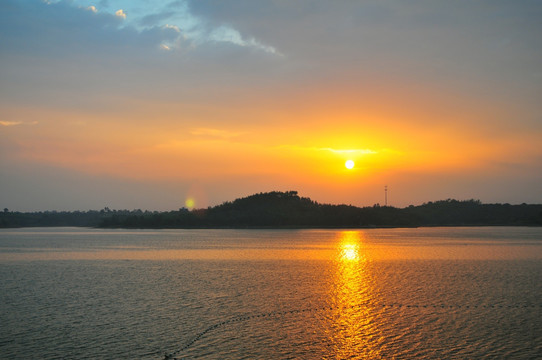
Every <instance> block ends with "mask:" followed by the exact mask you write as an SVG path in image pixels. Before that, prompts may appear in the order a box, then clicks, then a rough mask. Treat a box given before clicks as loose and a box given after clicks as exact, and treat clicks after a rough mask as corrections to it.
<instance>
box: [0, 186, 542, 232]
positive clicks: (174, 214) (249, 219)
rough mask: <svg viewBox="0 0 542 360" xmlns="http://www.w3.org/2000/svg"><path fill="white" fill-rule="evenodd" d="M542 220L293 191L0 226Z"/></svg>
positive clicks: (46, 215)
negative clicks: (355, 202) (335, 199)
mask: <svg viewBox="0 0 542 360" xmlns="http://www.w3.org/2000/svg"><path fill="white" fill-rule="evenodd" d="M475 225H510V226H519V225H527V226H542V205H528V204H521V205H510V204H482V203H481V202H480V201H478V200H466V201H458V200H451V199H449V200H442V201H436V202H429V203H425V204H423V205H419V206H409V207H406V208H395V207H391V206H378V205H375V206H371V207H362V208H360V207H355V206H351V205H329V204H319V203H317V202H315V201H313V200H311V199H309V198H304V197H300V196H299V195H298V193H297V192H296V191H288V192H268V193H260V194H255V195H252V196H248V197H245V198H241V199H237V200H234V201H232V202H225V203H223V204H221V205H218V206H214V207H209V208H207V209H195V210H187V209H184V208H183V209H179V210H177V211H168V212H156V211H155V212H150V211H142V210H132V211H128V210H120V211H119V210H110V209H108V208H105V209H103V210H100V211H86V212H84V211H83V212H81V211H76V212H32V213H20V212H10V211H8V210H7V209H5V210H4V212H0V227H4V228H6V227H24V226H88V227H113V228H230V227H231V228H245V227H273V228H274V227H276V228H289V227H412V226H475Z"/></svg>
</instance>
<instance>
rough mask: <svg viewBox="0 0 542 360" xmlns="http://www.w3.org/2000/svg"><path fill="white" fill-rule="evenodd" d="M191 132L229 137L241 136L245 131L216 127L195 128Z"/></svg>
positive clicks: (211, 136) (198, 134)
mask: <svg viewBox="0 0 542 360" xmlns="http://www.w3.org/2000/svg"><path fill="white" fill-rule="evenodd" d="M190 134H192V135H195V136H202V137H210V138H218V139H229V138H233V137H237V136H240V135H242V134H243V133H241V132H234V131H228V130H223V129H214V128H195V129H192V130H191V131H190Z"/></svg>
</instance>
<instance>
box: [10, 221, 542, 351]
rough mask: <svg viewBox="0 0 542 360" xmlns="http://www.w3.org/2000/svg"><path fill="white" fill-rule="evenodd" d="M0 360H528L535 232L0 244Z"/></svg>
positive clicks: (84, 235) (200, 235)
mask: <svg viewBox="0 0 542 360" xmlns="http://www.w3.org/2000/svg"><path fill="white" fill-rule="evenodd" d="M0 289H1V293H0V305H1V307H0V358H2V359H12V358H39V359H113V358H115V359H164V357H165V356H166V355H167V357H168V358H170V359H173V358H178V359H181V358H183V359H393V358H395V359H414V358H416V359H466V358H471V359H472V358H477V359H478V358H520V359H540V358H542V228H534V227H533V228H528V227H472V228H417V229H369V230H365V229H364V230H335V229H334V230H103V229H84V228H23V229H2V230H0Z"/></svg>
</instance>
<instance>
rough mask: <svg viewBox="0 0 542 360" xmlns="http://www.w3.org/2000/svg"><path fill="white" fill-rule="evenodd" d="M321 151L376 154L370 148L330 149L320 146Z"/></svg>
mask: <svg viewBox="0 0 542 360" xmlns="http://www.w3.org/2000/svg"><path fill="white" fill-rule="evenodd" d="M319 150H322V151H329V152H332V153H334V154H354V155H370V154H377V153H378V152H377V151H374V150H371V149H332V148H320V149H319Z"/></svg>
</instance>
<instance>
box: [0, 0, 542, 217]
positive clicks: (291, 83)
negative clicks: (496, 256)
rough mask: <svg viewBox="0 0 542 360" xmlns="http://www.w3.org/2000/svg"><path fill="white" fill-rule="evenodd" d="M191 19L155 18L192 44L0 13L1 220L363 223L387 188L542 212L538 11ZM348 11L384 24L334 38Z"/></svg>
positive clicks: (66, 10) (93, 16)
mask: <svg viewBox="0 0 542 360" xmlns="http://www.w3.org/2000/svg"><path fill="white" fill-rule="evenodd" d="M8 3H9V4H11V5H13V4H15V3H10V2H8ZM112 3H114V2H112ZM203 3H205V2H203ZM271 3H273V2H270V4H271ZM9 4H8V5H9ZM123 4H124V3H123V2H118V6H119V8H120V7H121V6H122V5H123ZM187 4H189V5H190V6H189V7H188V9H191V10H190V12H188V13H185V15H183V16H185V18H182V17H181V16H180V15H179V17H178V18H172V19H170V20H168V21H172V22H173V21H177V22H179V24H177V25H179V26H178V28H180V29H182V28H183V26H180V25H182V24H181V23H182V22H183V21H184V22H187V23H188V22H189V21H192V22H191V23H190V24H192V28H191V29H192V30H190V31H186V33H183V32H182V31H181V30H179V31H177V29H174V28H173V25H172V24H170V23H168V24H167V26H165V25H163V24H158V23H157V24H154V25H148V26H147V27H141V25H138V24H140V23H138V22H137V21H136V20H134V22H132V23H129V22H128V21H129V19H130V12H129V11H128V10H126V9H125V10H126V11H125V13H126V14H127V16H126V18H124V19H119V17H118V16H115V15H114V13H115V12H110V13H108V11H109V10H108V9H104V10H102V11H101V12H100V11H99V10H100V9H99V8H98V11H97V12H94V11H91V10H87V8H86V5H87V4H85V3H84V2H81V4H80V5H78V6H75V5H74V3H68V2H62V1H61V2H58V3H56V2H53V3H51V4H43V3H38V2H36V3H35V4H34V3H32V2H29V3H28V4H24V5H21V4H19V5H15V6H12V7H11V8H10V9H9V11H5V12H3V13H5V14H6V15H7V16H9V21H7V20H6V21H5V22H4V25H2V26H3V31H2V32H3V33H4V34H6V35H4V36H3V37H2V38H1V41H2V42H1V43H0V44H1V46H2V55H1V60H2V61H1V64H2V65H0V71H1V73H0V75H1V76H2V78H3V79H4V80H3V81H2V85H1V93H0V94H1V95H2V96H1V98H0V140H1V143H2V145H1V146H0V150H1V154H0V161H1V165H2V169H3V170H2V177H1V178H0V181H1V185H2V189H3V191H2V194H1V195H2V197H1V198H0V200H1V201H2V204H0V205H3V206H4V207H8V208H10V209H21V210H46V209H71V210H73V209H87V208H102V207H103V206H109V207H112V208H150V209H160V210H163V209H175V208H178V207H180V206H183V204H184V202H185V200H186V199H187V198H188V197H195V198H196V199H195V200H196V207H198V206H207V205H214V204H218V203H220V202H222V201H226V200H232V199H233V198H236V197H240V196H247V195H250V194H252V193H254V192H260V191H271V190H298V191H299V192H300V194H301V195H302V196H309V197H311V198H312V199H314V200H317V201H319V202H327V203H349V204H354V205H363V206H365V205H373V204H374V203H383V202H384V194H383V189H384V185H388V186H389V199H390V204H392V205H395V206H406V205H408V204H419V203H422V202H424V201H430V200H438V199H446V198H458V199H467V198H479V199H481V200H482V201H484V202H511V203H518V202H542V185H541V184H542V147H541V146H540V144H541V143H542V120H541V119H540V115H539V114H540V113H541V112H540V110H542V109H541V105H540V104H541V102H540V100H542V99H540V98H539V97H540V94H541V93H542V92H541V91H540V90H542V89H541V79H542V76H541V75H540V72H539V65H540V63H541V62H540V60H541V56H540V55H541V54H540V50H539V49H540V48H538V50H536V49H534V46H535V45H538V44H539V42H540V40H539V39H538V38H537V37H535V36H534V35H535V34H532V32H533V29H532V28H531V27H529V26H528V25H529V24H534V22H535V19H533V18H532V16H533V15H532V12H533V11H534V12H536V11H538V12H540V6H538V5H532V8H529V7H528V6H527V4H522V3H518V4H516V5H509V4H508V5H491V3H490V2H487V4H486V2H481V4H479V5H477V6H476V7H473V8H471V7H470V6H466V5H465V6H462V5H458V6H457V8H455V9H454V10H453V11H452V12H451V13H449V9H446V8H445V7H444V6H438V5H428V4H425V5H424V6H422V5H420V4H418V5H412V6H411V7H409V6H405V5H402V4H401V3H400V2H390V3H387V4H384V5H378V4H379V3H377V2H374V3H373V2H368V3H367V4H358V5H352V4H349V3H347V2H344V3H343V2H338V3H337V5H336V7H334V8H329V9H327V8H326V7H325V6H324V7H323V8H320V9H314V8H307V13H304V14H299V13H297V12H296V11H294V10H295V9H293V8H292V9H289V5H287V4H275V3H273V4H274V5H273V6H272V10H273V11H271V12H270V14H269V15H268V18H262V19H260V20H261V23H259V22H258V21H255V20H256V19H257V18H259V17H261V15H260V14H253V13H251V9H250V8H242V9H244V11H246V14H245V15H246V17H244V18H239V17H237V16H236V15H235V13H234V12H233V10H231V9H230V10H227V9H222V12H220V11H217V9H215V8H206V7H205V6H203V5H201V4H195V3H191V2H187ZM369 4H371V6H369ZM8 5H4V6H8ZM236 6H237V3H236V2H233V3H232V7H233V8H235V7H236ZM239 6H241V5H239ZM379 6H381V8H378V7H379ZM499 6H500V7H499ZM352 7H354V9H352ZM376 8H378V9H377V10H378V11H377V10H375V9H376ZM489 8H491V9H493V10H494V11H496V13H497V14H500V15H498V16H497V15H495V16H497V18H496V19H493V21H492V22H490V21H489V20H483V16H485V15H484V14H486V12H485V11H486V10H488V9H489ZM239 9H241V8H239ZM140 10H141V9H140ZM353 10H356V11H359V12H360V13H363V12H364V11H367V12H368V13H372V12H375V14H377V15H378V14H379V15H378V16H381V17H382V19H380V20H379V21H376V20H374V19H372V18H370V19H369V18H366V17H364V16H362V15H359V19H357V20H356V19H351V22H350V23H348V24H343V22H341V16H342V15H344V14H345V13H350V12H351V11H353ZM399 10H401V11H406V12H404V13H401V14H399V13H398V11H399ZM184 11H185V12H186V10H184ZM289 11H291V12H292V13H295V14H296V15H295V16H294V15H292V18H290V19H283V18H282V17H281V16H282V15H283V14H284V13H288V12H289ZM499 11H500V12H499ZM25 12H27V13H28V12H29V13H31V14H33V15H32V16H33V18H32V19H31V20H32V21H33V22H32V24H33V25H32V27H31V28H30V29H27V27H28V26H27V27H25V25H28V21H29V20H28V19H25V17H24V16H23V14H24V13H25ZM41 13H43V14H41ZM40 14H41V15H40ZM132 14H134V16H135V15H138V16H140V17H141V16H144V15H145V14H144V13H142V14H138V13H137V12H136V11H135V10H134V12H132ZM186 14H188V15H186ZM467 14H468V16H466V15H467ZM377 15H374V16H377ZM422 15H423V16H425V17H427V19H429V18H433V20H434V21H425V22H424V21H421V20H420V17H422V18H423V16H422ZM48 16H49V17H52V18H53V19H57V20H58V21H57V22H56V23H51V22H50V21H46V19H47V17H48ZM187 16H188V17H187ZM465 16H466V19H465ZM499 16H500V17H499ZM67 17H70V18H71V19H72V20H74V21H67V20H65V19H66V18H67ZM322 18H325V19H326V24H328V28H327V29H325V28H324V29H322V28H321V26H320V25H319V20H320V19H322ZM187 19H188V20H187ZM279 19H280V20H279ZM427 19H426V20H427ZM75 20H77V21H80V22H81V24H83V25H81V26H80V27H79V29H78V30H76V31H75V34H73V35H68V34H70V31H71V30H73V29H71V28H70V27H71V26H73V23H76V21H75ZM203 20H206V21H205V22H204V21H203ZM354 20H356V21H354ZM198 21H200V22H201V24H200V23H198ZM274 21H278V22H280V25H282V26H281V27H280V29H277V30H276V31H273V30H272V29H271V28H270V27H269V25H270V24H272V23H273V22H274ZM224 23H227V24H229V25H228V27H224V25H220V24H224ZM193 24H196V25H193ZM202 24H206V25H205V26H207V28H206V29H203V30H202V29H200V28H202V27H203V25H202ZM213 24H215V25H213ZM384 25H386V26H384ZM138 26H139V27H138ZM213 26H215V28H213ZM221 26H222V27H221ZM533 26H535V25H533ZM536 26H537V29H538V30H541V29H540V26H539V25H538V24H536ZM465 27H466V28H467V29H469V30H470V31H469V32H468V33H469V34H470V35H471V37H470V38H469V37H465ZM23 28H24V29H26V30H25V31H23V32H22V33H21V31H18V30H21V29H23ZM194 29H199V30H198V31H199V32H198V31H196V30H194ZM213 29H214V30H213ZM217 29H218V30H217ZM284 29H288V30H289V32H286V31H285V30H284ZM307 29H312V30H314V33H311V32H310V31H309V32H307V31H308V30H307ZM488 29H491V31H488ZM204 30H205V31H204ZM221 32H222V33H225V34H226V35H228V36H229V37H228V36H226V35H224V34H222V35H220V34H221ZM93 33H95V35H96V37H93V36H91V35H92V34H93ZM172 33H174V34H172ZM179 34H181V35H182V36H180V35H179ZM213 34H215V35H213ZM216 34H219V35H216ZM232 34H233V35H232ZM235 34H237V35H239V37H237V35H235ZM293 34H295V36H293ZM287 35H289V36H287ZM334 35H335V36H334ZM31 36H34V37H36V36H37V37H38V38H37V39H35V38H33V40H32V41H34V42H37V43H39V45H40V46H35V45H36V44H34V43H30V44H26V45H25V43H23V42H22V40H25V39H26V38H25V37H27V38H28V39H29V38H30V37H31ZM175 36H177V38H176V37H175ZM179 36H180V37H179ZM220 36H222V37H220ZM166 39H167V41H168V42H167V44H169V45H168V46H167V48H168V49H167V50H166V49H165V47H164V46H160V45H163V44H164V41H166ZM232 39H233V40H232ZM318 41H319V42H318ZM85 45H86V46H85ZM497 55H498V56H497ZM347 159H352V160H354V161H355V164H356V165H355V167H354V169H352V170H348V169H346V168H345V167H344V162H345V161H346V160H347Z"/></svg>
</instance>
